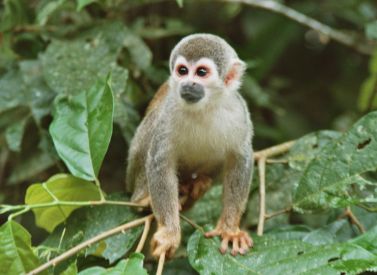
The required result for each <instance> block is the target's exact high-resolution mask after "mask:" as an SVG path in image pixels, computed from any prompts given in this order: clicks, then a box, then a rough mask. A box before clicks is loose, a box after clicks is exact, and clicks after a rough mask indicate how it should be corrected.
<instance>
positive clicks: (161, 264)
mask: <svg viewBox="0 0 377 275" xmlns="http://www.w3.org/2000/svg"><path fill="white" fill-rule="evenodd" d="M164 263H165V252H163V253H162V254H161V255H160V258H159V259H158V267H157V272H156V275H162V270H163V268H164Z"/></svg>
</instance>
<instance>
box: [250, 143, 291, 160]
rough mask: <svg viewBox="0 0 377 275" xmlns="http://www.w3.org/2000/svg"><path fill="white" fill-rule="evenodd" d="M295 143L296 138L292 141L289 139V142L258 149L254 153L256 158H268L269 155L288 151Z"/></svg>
mask: <svg viewBox="0 0 377 275" xmlns="http://www.w3.org/2000/svg"><path fill="white" fill-rule="evenodd" d="M294 143H295V140H291V141H287V142H284V143H281V144H278V145H275V146H272V147H269V148H267V149H263V150H260V151H257V152H255V153H254V159H255V160H258V159H260V158H261V157H265V158H266V160H267V158H269V157H272V156H276V155H280V154H282V153H285V152H287V151H288V150H289V149H291V147H292V146H293V144H294ZM267 161H268V160H267Z"/></svg>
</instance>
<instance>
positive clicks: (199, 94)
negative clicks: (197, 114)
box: [180, 82, 204, 103]
mask: <svg viewBox="0 0 377 275" xmlns="http://www.w3.org/2000/svg"><path fill="white" fill-rule="evenodd" d="M180 94H181V97H182V98H183V99H184V100H185V101H186V102H187V103H196V102H198V101H199V100H201V99H202V98H203V97H204V88H203V86H202V85H201V84H198V83H195V82H192V83H188V84H184V85H182V87H181V91H180Z"/></svg>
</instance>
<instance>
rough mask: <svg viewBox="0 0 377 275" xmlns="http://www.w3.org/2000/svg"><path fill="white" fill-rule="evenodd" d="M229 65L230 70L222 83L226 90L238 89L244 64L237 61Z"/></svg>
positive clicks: (244, 67)
mask: <svg viewBox="0 0 377 275" xmlns="http://www.w3.org/2000/svg"><path fill="white" fill-rule="evenodd" d="M231 64H232V65H231V66H230V69H229V70H228V72H227V73H226V74H225V78H224V83H225V85H226V86H227V87H228V88H235V89H238V88H239V86H240V84H241V78H242V76H243V74H244V72H245V70H246V64H245V62H243V61H241V60H239V59H234V60H232V62H231Z"/></svg>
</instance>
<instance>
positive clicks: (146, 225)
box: [136, 216, 153, 252]
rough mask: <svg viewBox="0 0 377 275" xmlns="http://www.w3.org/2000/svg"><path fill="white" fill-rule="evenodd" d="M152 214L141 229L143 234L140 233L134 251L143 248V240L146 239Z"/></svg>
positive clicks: (139, 250)
mask: <svg viewBox="0 0 377 275" xmlns="http://www.w3.org/2000/svg"><path fill="white" fill-rule="evenodd" d="M152 219H153V216H151V217H150V218H149V219H147V220H146V221H145V225H144V229H143V234H142V235H141V238H140V241H139V244H138V245H137V247H136V252H141V251H142V250H143V247H144V244H145V240H146V239H147V236H148V233H149V229H150V228H151V222H152Z"/></svg>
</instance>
